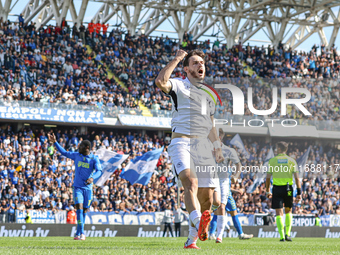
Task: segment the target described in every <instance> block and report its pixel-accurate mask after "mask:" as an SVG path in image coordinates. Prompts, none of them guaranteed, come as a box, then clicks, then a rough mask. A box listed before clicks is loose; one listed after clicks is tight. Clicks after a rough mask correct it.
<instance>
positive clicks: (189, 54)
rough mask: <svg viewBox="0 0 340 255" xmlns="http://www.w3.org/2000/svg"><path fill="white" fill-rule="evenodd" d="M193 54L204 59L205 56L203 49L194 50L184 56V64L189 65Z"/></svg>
mask: <svg viewBox="0 0 340 255" xmlns="http://www.w3.org/2000/svg"><path fill="white" fill-rule="evenodd" d="M192 56H200V57H201V58H202V59H203V60H204V58H205V54H204V52H203V51H201V50H192V51H190V52H189V53H188V55H187V56H186V57H185V58H184V62H183V66H189V59H190V58H191V57H192Z"/></svg>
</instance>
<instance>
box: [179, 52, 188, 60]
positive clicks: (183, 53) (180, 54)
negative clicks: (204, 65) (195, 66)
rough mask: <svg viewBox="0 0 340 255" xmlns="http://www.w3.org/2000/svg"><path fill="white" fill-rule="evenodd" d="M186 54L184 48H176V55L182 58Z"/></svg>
mask: <svg viewBox="0 0 340 255" xmlns="http://www.w3.org/2000/svg"><path fill="white" fill-rule="evenodd" d="M186 55H188V53H186V52H185V51H184V50H178V51H177V53H176V57H177V58H179V59H181V60H182V59H184V58H185V56H186Z"/></svg>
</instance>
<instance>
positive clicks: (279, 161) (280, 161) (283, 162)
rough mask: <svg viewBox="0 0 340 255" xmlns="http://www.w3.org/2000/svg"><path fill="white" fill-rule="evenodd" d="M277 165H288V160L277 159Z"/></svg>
mask: <svg viewBox="0 0 340 255" xmlns="http://www.w3.org/2000/svg"><path fill="white" fill-rule="evenodd" d="M277 163H279V164H287V163H288V159H278V160H277Z"/></svg>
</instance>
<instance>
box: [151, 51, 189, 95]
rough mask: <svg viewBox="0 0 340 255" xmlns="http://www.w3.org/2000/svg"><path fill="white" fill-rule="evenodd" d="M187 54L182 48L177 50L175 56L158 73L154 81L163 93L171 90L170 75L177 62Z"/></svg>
mask: <svg viewBox="0 0 340 255" xmlns="http://www.w3.org/2000/svg"><path fill="white" fill-rule="evenodd" d="M186 55H188V53H186V52H185V51H184V50H178V51H177V54H176V57H175V58H174V59H173V60H172V61H170V62H169V64H167V65H166V67H164V68H163V69H162V70H161V71H160V72H159V74H158V76H157V78H156V80H155V83H156V86H157V87H158V88H160V89H161V90H163V91H164V92H165V93H167V94H168V93H169V92H170V90H171V83H169V79H170V76H171V74H172V72H173V71H174V69H175V68H176V66H177V65H178V63H179V62H181V61H182V60H183V59H184V58H185V56H186Z"/></svg>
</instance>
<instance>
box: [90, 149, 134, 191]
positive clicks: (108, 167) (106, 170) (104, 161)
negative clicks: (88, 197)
mask: <svg viewBox="0 0 340 255" xmlns="http://www.w3.org/2000/svg"><path fill="white" fill-rule="evenodd" d="M95 154H96V155H97V156H98V158H99V160H100V163H101V165H102V169H103V173H102V174H101V176H100V177H99V178H97V179H95V180H93V183H94V184H96V185H97V186H102V185H103V184H104V183H105V182H106V180H107V179H109V178H110V176H111V175H112V173H113V172H114V171H116V169H117V168H118V167H119V166H120V165H121V164H122V163H123V162H124V161H125V160H126V159H127V158H128V157H129V155H126V154H118V153H117V152H113V151H108V150H106V149H99V150H97V151H96V153H95Z"/></svg>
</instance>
